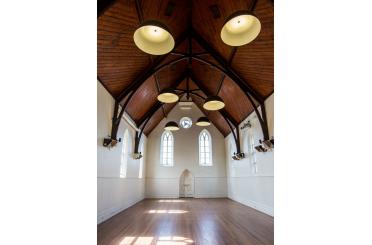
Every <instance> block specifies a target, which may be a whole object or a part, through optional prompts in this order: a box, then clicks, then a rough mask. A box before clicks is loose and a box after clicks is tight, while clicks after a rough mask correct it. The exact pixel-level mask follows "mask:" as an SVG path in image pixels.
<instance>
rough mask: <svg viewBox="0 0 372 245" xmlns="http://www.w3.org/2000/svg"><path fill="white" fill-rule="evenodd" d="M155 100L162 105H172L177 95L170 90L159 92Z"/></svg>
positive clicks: (176, 99)
mask: <svg viewBox="0 0 372 245" xmlns="http://www.w3.org/2000/svg"><path fill="white" fill-rule="evenodd" d="M157 98H158V100H159V101H160V102H163V103H174V102H177V101H178V99H179V97H178V95H177V94H176V93H175V92H174V90H172V89H165V90H163V91H161V92H160V94H159V95H158V97H157Z"/></svg>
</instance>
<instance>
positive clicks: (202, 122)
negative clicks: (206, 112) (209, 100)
mask: <svg viewBox="0 0 372 245" xmlns="http://www.w3.org/2000/svg"><path fill="white" fill-rule="evenodd" d="M196 125H198V126H201V127H206V126H209V125H211V122H210V121H209V119H208V118H207V117H200V118H199V119H198V121H197V122H196Z"/></svg>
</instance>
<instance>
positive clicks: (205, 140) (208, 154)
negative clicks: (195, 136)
mask: <svg viewBox="0 0 372 245" xmlns="http://www.w3.org/2000/svg"><path fill="white" fill-rule="evenodd" d="M199 164H200V165H201V166H212V138H211V135H210V133H209V132H208V131H207V130H206V129H203V130H202V131H201V132H200V134H199Z"/></svg>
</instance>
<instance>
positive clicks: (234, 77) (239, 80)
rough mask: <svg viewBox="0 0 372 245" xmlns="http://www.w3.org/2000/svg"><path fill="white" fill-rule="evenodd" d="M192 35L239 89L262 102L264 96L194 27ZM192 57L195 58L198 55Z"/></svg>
mask: <svg viewBox="0 0 372 245" xmlns="http://www.w3.org/2000/svg"><path fill="white" fill-rule="evenodd" d="M192 35H193V37H194V39H195V40H196V41H197V42H198V43H199V45H200V46H201V47H202V48H203V49H204V50H206V51H208V52H209V54H210V55H211V56H212V57H213V58H214V59H215V60H216V61H217V63H218V64H219V65H221V66H222V67H223V70H224V71H225V74H226V75H227V76H228V77H230V78H231V79H232V80H233V81H234V82H235V83H236V84H237V85H238V86H239V87H240V89H242V90H243V91H244V92H246V93H249V94H250V95H251V96H252V97H253V98H254V99H255V100H257V101H258V102H259V103H263V102H264V98H263V97H262V96H261V95H260V94H259V93H258V92H257V91H255V90H254V89H253V88H252V87H251V86H250V85H249V83H248V82H247V81H245V80H244V79H243V78H242V77H240V76H239V74H238V73H237V72H236V71H235V70H234V69H233V68H232V67H231V66H229V64H228V62H227V61H226V60H225V59H224V58H223V57H222V55H221V54H219V53H218V52H217V51H216V50H215V49H214V48H212V47H211V46H210V45H209V43H208V42H207V41H205V40H204V38H203V37H202V36H201V35H200V34H199V33H198V32H197V31H195V29H193V30H192ZM193 58H194V59H197V58H198V57H193ZM197 60H198V59H197ZM203 61H205V60H203ZM208 63H210V62H208ZM210 65H211V63H210ZM215 67H218V66H215ZM220 70H221V69H220Z"/></svg>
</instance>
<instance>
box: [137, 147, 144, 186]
mask: <svg viewBox="0 0 372 245" xmlns="http://www.w3.org/2000/svg"><path fill="white" fill-rule="evenodd" d="M143 144H144V143H143V142H142V143H141V146H140V152H141V154H142V157H141V158H140V165H139V171H138V178H140V179H142V177H143V155H144V152H143Z"/></svg>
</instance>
